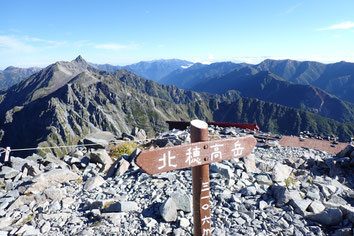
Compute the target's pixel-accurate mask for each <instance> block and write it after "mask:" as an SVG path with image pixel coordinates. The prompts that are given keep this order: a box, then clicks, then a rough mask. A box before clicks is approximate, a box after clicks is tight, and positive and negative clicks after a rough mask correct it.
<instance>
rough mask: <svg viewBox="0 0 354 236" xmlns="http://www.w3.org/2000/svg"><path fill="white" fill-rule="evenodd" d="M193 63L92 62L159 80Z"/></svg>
mask: <svg viewBox="0 0 354 236" xmlns="http://www.w3.org/2000/svg"><path fill="white" fill-rule="evenodd" d="M192 64H193V62H190V61H185V60H179V59H161V60H153V61H141V62H138V63H135V64H131V65H127V66H112V65H109V64H102V65H100V64H92V63H91V65H92V66H94V67H95V68H97V69H99V70H104V71H108V72H113V71H117V70H120V69H126V70H128V71H130V72H133V73H134V74H136V75H138V76H140V77H143V78H145V79H149V80H153V81H159V80H160V79H161V78H163V77H164V76H166V75H168V74H170V73H171V72H173V71H175V70H178V69H181V68H185V67H189V66H191V65H192Z"/></svg>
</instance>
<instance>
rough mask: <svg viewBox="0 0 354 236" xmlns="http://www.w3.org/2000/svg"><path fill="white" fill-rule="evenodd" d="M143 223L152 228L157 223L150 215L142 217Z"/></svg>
mask: <svg viewBox="0 0 354 236" xmlns="http://www.w3.org/2000/svg"><path fill="white" fill-rule="evenodd" d="M143 222H144V225H145V226H146V227H148V228H153V227H155V226H156V225H157V221H156V220H155V219H154V218H151V217H145V218H144V219H143Z"/></svg>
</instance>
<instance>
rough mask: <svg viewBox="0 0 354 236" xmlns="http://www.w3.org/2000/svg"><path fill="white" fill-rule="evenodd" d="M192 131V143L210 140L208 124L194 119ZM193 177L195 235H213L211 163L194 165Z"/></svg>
mask: <svg viewBox="0 0 354 236" xmlns="http://www.w3.org/2000/svg"><path fill="white" fill-rule="evenodd" d="M190 133H191V142H192V143H196V142H203V141H208V124H207V123H205V122H204V121H201V120H193V121H191V126H190ZM204 148H205V149H207V148H208V147H207V145H206V147H204ZM202 158H203V157H202ZM192 178H193V180H192V181H193V182H192V185H193V217H194V219H193V220H194V235H196V236H202V235H203V236H204V235H211V216H210V196H209V195H210V191H209V189H210V183H209V164H205V165H200V166H195V167H192Z"/></svg>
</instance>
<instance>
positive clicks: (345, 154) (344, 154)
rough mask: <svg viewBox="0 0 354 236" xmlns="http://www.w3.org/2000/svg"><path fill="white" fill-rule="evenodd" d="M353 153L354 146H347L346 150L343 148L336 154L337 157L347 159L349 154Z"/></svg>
mask: <svg viewBox="0 0 354 236" xmlns="http://www.w3.org/2000/svg"><path fill="white" fill-rule="evenodd" d="M353 151H354V146H352V145H348V146H347V147H346V148H344V149H343V150H342V151H340V152H339V153H338V154H337V157H349V156H350V154H351V152H353Z"/></svg>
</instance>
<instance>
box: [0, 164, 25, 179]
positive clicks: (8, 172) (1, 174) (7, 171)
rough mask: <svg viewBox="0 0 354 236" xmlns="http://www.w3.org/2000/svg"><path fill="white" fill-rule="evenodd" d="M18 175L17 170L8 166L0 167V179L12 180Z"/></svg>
mask: <svg viewBox="0 0 354 236" xmlns="http://www.w3.org/2000/svg"><path fill="white" fill-rule="evenodd" d="M18 173H20V172H19V171H18V170H15V169H13V168H11V167H8V166H2V167H1V171H0V178H5V179H12V178H14V177H16V176H17V175H18Z"/></svg>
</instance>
